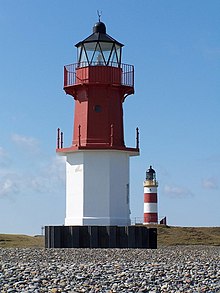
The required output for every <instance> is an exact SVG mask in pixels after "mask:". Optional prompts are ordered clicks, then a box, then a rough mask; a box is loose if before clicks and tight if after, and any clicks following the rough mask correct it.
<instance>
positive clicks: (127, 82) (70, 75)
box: [64, 62, 134, 87]
mask: <svg viewBox="0 0 220 293" xmlns="http://www.w3.org/2000/svg"><path fill="white" fill-rule="evenodd" d="M94 66H96V70H95V71H96V79H99V78H100V80H102V81H103V80H104V81H108V83H114V82H115V80H116V79H117V80H118V77H117V78H116V73H117V70H116V68H119V69H120V71H121V72H120V74H121V76H120V79H119V80H120V85H124V86H129V87H134V66H133V65H129V64H120V65H118V63H115V62H112V63H110V64H109V65H107V66H106V65H104V64H101V63H100V62H99V63H97V62H95V63H92V64H90V65H88V63H87V62H82V63H75V64H70V65H66V66H64V87H67V86H71V85H75V84H79V83H88V81H89V76H88V72H87V70H86V68H90V67H94ZM103 67H108V69H109V70H108V76H106V78H105V76H103V74H105V72H106V71H105V70H103ZM81 68H85V70H82V71H81V74H80V75H77V74H76V72H77V69H81ZM111 68H112V70H111ZM109 71H110V73H111V74H110V75H109ZM106 73H107V72H106Z"/></svg>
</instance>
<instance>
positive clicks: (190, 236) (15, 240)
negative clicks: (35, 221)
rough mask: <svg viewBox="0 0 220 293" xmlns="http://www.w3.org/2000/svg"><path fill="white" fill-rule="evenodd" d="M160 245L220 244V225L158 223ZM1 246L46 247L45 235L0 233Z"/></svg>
mask: <svg viewBox="0 0 220 293" xmlns="http://www.w3.org/2000/svg"><path fill="white" fill-rule="evenodd" d="M154 227H157V234H158V246H175V245H212V246H220V227H174V226H163V225H157V226H154ZM0 247H2V248H10V247H11V248H13V247H14V248H23V247H44V237H43V236H27V235H14V234H0Z"/></svg>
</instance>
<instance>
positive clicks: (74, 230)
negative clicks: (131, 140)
mask: <svg viewBox="0 0 220 293" xmlns="http://www.w3.org/2000/svg"><path fill="white" fill-rule="evenodd" d="M45 248H151V249H156V248H157V229H156V228H147V227H146V226H46V227H45Z"/></svg>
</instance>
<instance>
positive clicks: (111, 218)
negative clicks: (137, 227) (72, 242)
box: [65, 150, 130, 225]
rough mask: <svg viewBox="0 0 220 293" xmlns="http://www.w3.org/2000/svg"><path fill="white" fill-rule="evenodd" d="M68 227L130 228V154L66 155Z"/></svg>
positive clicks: (95, 152)
mask: <svg viewBox="0 0 220 293" xmlns="http://www.w3.org/2000/svg"><path fill="white" fill-rule="evenodd" d="M65 225H130V206H129V153H128V152H124V151H111V150H103V151H102V150H101V151H77V152H72V153H66V219H65Z"/></svg>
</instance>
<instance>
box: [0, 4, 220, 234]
mask: <svg viewBox="0 0 220 293" xmlns="http://www.w3.org/2000/svg"><path fill="white" fill-rule="evenodd" d="M97 9H98V10H101V11H102V17H101V20H102V21H103V22H104V23H105V24H106V27H107V33H108V34H110V35H111V36H112V37H113V38H115V39H117V40H118V41H119V42H121V43H123V44H125V47H124V48H123V56H122V57H123V60H122V62H123V63H128V64H133V65H134V66H135V94H134V95H132V96H129V97H128V98H127V99H126V101H125V103H124V124H125V141H126V145H127V146H135V128H136V127H137V126H138V127H139V129H140V147H141V155H140V157H135V158H132V159H131V170H130V177H131V182H130V184H131V188H130V193H131V210H132V215H131V217H132V219H134V218H139V219H140V218H141V217H142V216H143V180H144V179H145V171H146V169H147V168H148V167H149V165H150V164H151V165H152V166H153V168H154V169H155V170H156V172H157V179H158V181H159V188H158V196H159V217H160V218H161V217H163V216H167V219H168V224H170V225H175V226H219V225H220V212H219V210H220V135H219V128H220V113H219V112H220V82H219V79H220V71H219V68H220V29H219V28H220V18H219V11H220V1H218V0H211V1H208V0H193V1H192V0H185V1H176V0H167V1H164V0H156V1H153V0H142V1H141V0H140V1H134V0H132V1H125V0H118V1H116V0H114V1H101V0H84V1H81V2H80V1H74V0H71V1H70V0H65V1H57V0H53V1H52V0H47V1H44V0H38V1H34V0H18V1H14V0H0V37H1V44H0V52H1V54H0V101H1V107H0V127H1V128H0V129H1V132H0V207H1V213H0V233H23V234H31V235H32V234H39V233H40V232H41V226H43V225H50V224H51V225H56V224H63V223H64V218H65V177H64V176H65V165H64V162H63V161H62V159H61V158H60V157H57V156H56V153H55V147H56V129H57V127H60V128H61V129H62V130H63V131H64V137H65V146H70V144H71V135H72V126H73V125H72V123H73V100H72V98H71V97H70V96H66V95H65V93H64V92H63V90H62V86H63V66H64V65H65V64H71V63H75V62H76V48H75V47H74V44H76V43H77V42H78V41H81V40H83V39H84V38H85V37H87V36H88V35H90V34H91V32H92V27H93V25H94V23H95V22H96V21H97V19H98V17H97V12H96V11H97Z"/></svg>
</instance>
